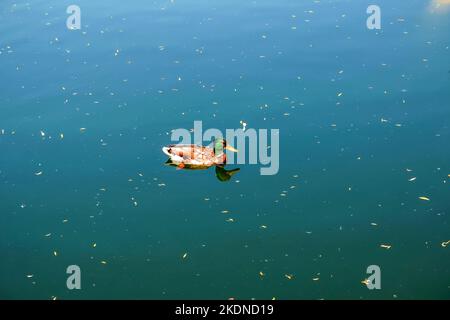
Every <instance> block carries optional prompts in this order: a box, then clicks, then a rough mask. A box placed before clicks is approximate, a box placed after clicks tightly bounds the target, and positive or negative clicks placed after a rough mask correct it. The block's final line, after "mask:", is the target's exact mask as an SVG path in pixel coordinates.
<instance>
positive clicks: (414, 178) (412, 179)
mask: <svg viewBox="0 0 450 320" xmlns="http://www.w3.org/2000/svg"><path fill="white" fill-rule="evenodd" d="M416 179H417V178H416V177H413V178H411V179H408V181H414V180H416Z"/></svg>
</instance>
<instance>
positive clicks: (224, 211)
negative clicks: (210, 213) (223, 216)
mask: <svg viewBox="0 0 450 320" xmlns="http://www.w3.org/2000/svg"><path fill="white" fill-rule="evenodd" d="M220 213H230V211H228V210H222V211H220Z"/></svg>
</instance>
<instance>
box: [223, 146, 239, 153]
mask: <svg viewBox="0 0 450 320" xmlns="http://www.w3.org/2000/svg"><path fill="white" fill-rule="evenodd" d="M225 149H227V150H230V151H231V152H238V150H237V149H235V148H233V147H232V146H228V145H227V146H226V147H225Z"/></svg>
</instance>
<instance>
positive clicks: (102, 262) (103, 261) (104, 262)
mask: <svg viewBox="0 0 450 320" xmlns="http://www.w3.org/2000/svg"><path fill="white" fill-rule="evenodd" d="M100 263H101V264H107V263H108V262H106V261H105V260H102V261H100Z"/></svg>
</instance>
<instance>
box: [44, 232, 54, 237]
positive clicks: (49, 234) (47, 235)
mask: <svg viewBox="0 0 450 320" xmlns="http://www.w3.org/2000/svg"><path fill="white" fill-rule="evenodd" d="M51 235H52V234H51V233H47V234H45V235H44V237H50V236H51Z"/></svg>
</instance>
